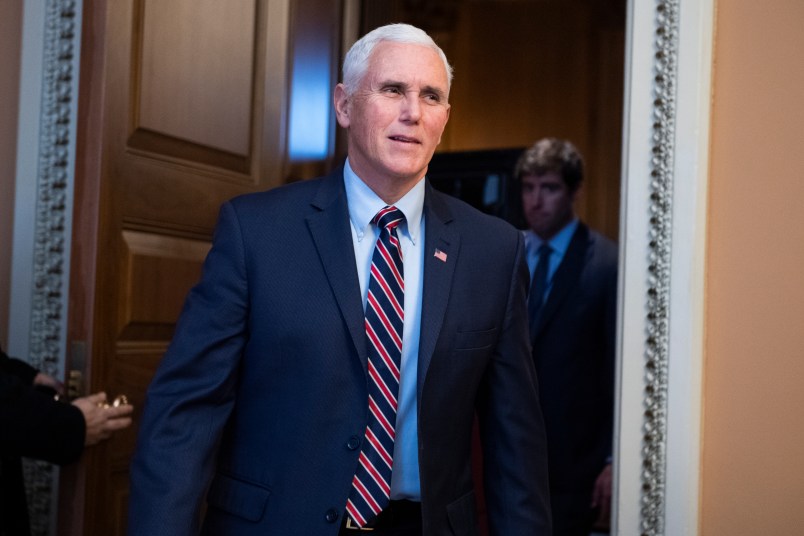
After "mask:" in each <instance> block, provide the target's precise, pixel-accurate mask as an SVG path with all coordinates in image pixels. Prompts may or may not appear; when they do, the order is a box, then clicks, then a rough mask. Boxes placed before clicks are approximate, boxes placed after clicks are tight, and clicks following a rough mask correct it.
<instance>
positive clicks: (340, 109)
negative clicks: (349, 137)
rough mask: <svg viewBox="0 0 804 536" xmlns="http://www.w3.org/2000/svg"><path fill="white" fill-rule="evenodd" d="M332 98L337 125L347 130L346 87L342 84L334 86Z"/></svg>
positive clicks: (347, 100) (347, 98)
mask: <svg viewBox="0 0 804 536" xmlns="http://www.w3.org/2000/svg"><path fill="white" fill-rule="evenodd" d="M332 98H333V102H334V103H335V118H336V119H337V120H338V124H339V125H340V126H342V127H343V128H349V123H350V121H349V96H348V95H347V93H346V87H345V86H344V85H343V84H338V85H337V86H335V92H334V94H333V97H332Z"/></svg>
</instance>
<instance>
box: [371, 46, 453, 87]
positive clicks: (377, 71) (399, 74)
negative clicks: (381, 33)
mask: <svg viewBox="0 0 804 536" xmlns="http://www.w3.org/2000/svg"><path fill="white" fill-rule="evenodd" d="M368 67H369V69H368V70H369V71H370V72H372V73H373V74H374V76H373V77H374V78H375V79H386V78H387V79H389V80H396V81H397V82H408V81H409V80H410V79H411V78H417V79H419V80H420V81H422V83H426V84H430V85H435V84H437V85H439V86H441V85H443V86H444V89H446V87H447V85H448V80H449V79H448V76H447V70H446V66H445V65H444V62H443V61H442V60H441V57H440V56H439V54H438V52H436V51H435V50H433V49H432V48H430V47H427V46H424V45H419V44H413V43H396V42H392V41H383V42H382V43H379V44H378V45H377V46H376V47H375V48H374V51H373V52H372V54H371V57H370V58H369V65H368ZM429 69H432V72H428V71H429Z"/></svg>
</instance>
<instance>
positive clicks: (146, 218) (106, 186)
mask: <svg viewBox="0 0 804 536" xmlns="http://www.w3.org/2000/svg"><path fill="white" fill-rule="evenodd" d="M84 14H85V21H84V29H83V34H84V38H83V41H82V47H83V48H84V49H85V51H84V52H83V53H82V66H81V82H80V93H81V97H80V104H79V108H80V109H79V133H78V147H77V151H78V158H77V159H78V167H77V174H76V181H77V188H76V196H77V197H76V219H78V220H85V223H83V224H79V225H77V226H76V229H77V232H76V234H75V236H74V238H73V254H74V257H75V258H74V260H73V262H72V267H73V269H76V270H77V274H76V275H74V276H73V277H72V280H71V289H70V307H71V318H70V323H71V329H70V337H71V339H72V340H79V339H80V340H83V341H87V348H88V352H89V355H88V358H89V359H88V361H89V363H90V367H89V370H87V371H86V373H87V376H88V382H87V384H88V388H87V390H88V391H91V392H95V391H99V390H104V391H106V393H107V395H108V396H109V398H113V397H115V396H116V395H118V394H125V395H126V396H127V397H128V399H129V401H130V402H131V403H133V404H134V406H135V414H134V419H135V424H134V425H133V426H132V427H131V428H130V429H128V430H125V431H123V432H121V433H118V434H117V435H115V436H114V437H113V438H112V439H111V440H109V441H107V442H105V443H103V444H101V445H99V446H97V447H93V448H91V449H88V450H87V452H86V453H85V456H84V459H83V462H82V464H81V465H80V466H79V467H78V469H76V470H71V471H66V472H65V474H64V477H63V479H62V495H66V494H68V493H70V494H73V493H75V490H76V489H77V490H78V493H75V494H74V495H73V497H72V499H71V500H70V501H69V502H70V506H69V508H70V509H71V510H75V511H77V512H83V515H81V514H76V515H73V516H69V515H67V516H65V520H63V521H61V522H60V531H61V532H62V533H68V534H104V535H106V534H124V533H125V530H124V529H125V519H126V503H127V499H128V465H129V461H130V458H131V454H132V452H133V449H134V444H135V440H136V435H137V424H136V423H137V422H138V420H139V415H140V412H141V410H142V406H143V402H144V393H145V389H146V387H147V384H148V382H149V381H150V379H151V377H152V375H153V372H154V370H155V368H156V366H157V364H158V362H159V359H160V358H161V356H162V354H163V353H164V351H165V349H166V348H167V345H168V344H169V341H170V338H171V337H172V334H173V330H174V325H175V322H176V319H177V318H178V315H179V312H180V311H181V307H182V304H183V301H184V297H185V295H186V293H187V291H188V290H189V289H190V288H191V286H192V285H193V284H194V283H195V282H196V281H197V280H198V278H199V275H200V273H201V265H202V263H203V259H204V257H205V255H206V253H207V251H208V250H209V247H210V240H211V234H212V230H213V227H214V224H215V221H216V218H217V213H218V209H219V207H220V205H221V203H222V202H224V201H225V200H227V199H229V198H231V197H233V196H235V195H239V194H242V193H246V192H249V191H254V190H262V189H267V188H270V187H273V186H276V185H279V184H281V183H282V182H284V181H283V176H284V173H283V170H284V168H285V158H284V155H285V147H284V140H285V130H286V126H285V114H284V112H283V110H285V109H286V107H287V106H286V100H287V96H286V89H285V87H286V85H287V82H286V81H287V77H288V64H287V60H286V56H287V54H286V51H287V49H288V45H287V42H288V36H289V35H290V34H289V31H288V21H289V2H288V0H227V1H226V2H220V1H219V0H171V1H170V2H164V1H163V0H87V1H85V2H84ZM87 219H89V220H93V219H94V223H86V220H87ZM68 490H69V491H68ZM61 503H62V506H64V504H65V500H64V498H62V500H61ZM62 513H64V509H62Z"/></svg>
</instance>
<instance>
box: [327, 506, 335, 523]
mask: <svg viewBox="0 0 804 536" xmlns="http://www.w3.org/2000/svg"><path fill="white" fill-rule="evenodd" d="M324 519H326V520H327V523H335V522H336V521H338V511H337V510H335V509H334V508H330V509H329V510H327V513H326V514H325V515H324Z"/></svg>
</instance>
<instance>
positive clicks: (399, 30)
mask: <svg viewBox="0 0 804 536" xmlns="http://www.w3.org/2000/svg"><path fill="white" fill-rule="evenodd" d="M383 41H389V42H392V43H404V44H409V45H421V46H425V47H428V48H431V49H433V50H434V51H436V52H437V53H438V56H439V57H440V58H441V61H443V62H444V69H445V70H446V72H447V89H448V90H449V88H450V86H451V85H452V66H451V65H450V64H449V61H447V56H446V54H444V51H443V50H441V48H440V47H439V46H438V45H437V44H436V43H435V41H433V39H432V38H431V37H430V36H429V35H427V33H426V32H425V31H424V30H421V29H419V28H417V27H415V26H411V25H410V24H402V23H397V24H387V25H385V26H380V27H379V28H375V29H374V30H372V31H370V32H369V33H367V34H366V35H364V36H363V37H361V38H360V39H358V40H357V42H356V43H355V44H354V45H352V47H351V48H350V49H349V52H347V53H346V57H345V58H344V60H343V85H344V86H345V87H346V93H348V94H349V95H351V94H353V93H354V92H355V91H356V90H357V87H358V86H359V85H360V82H361V81H362V80H363V77H364V76H365V75H366V69H367V68H368V62H369V58H370V57H371V53H372V52H373V51H374V47H376V46H377V45H378V44H380V43H382V42H383Z"/></svg>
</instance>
